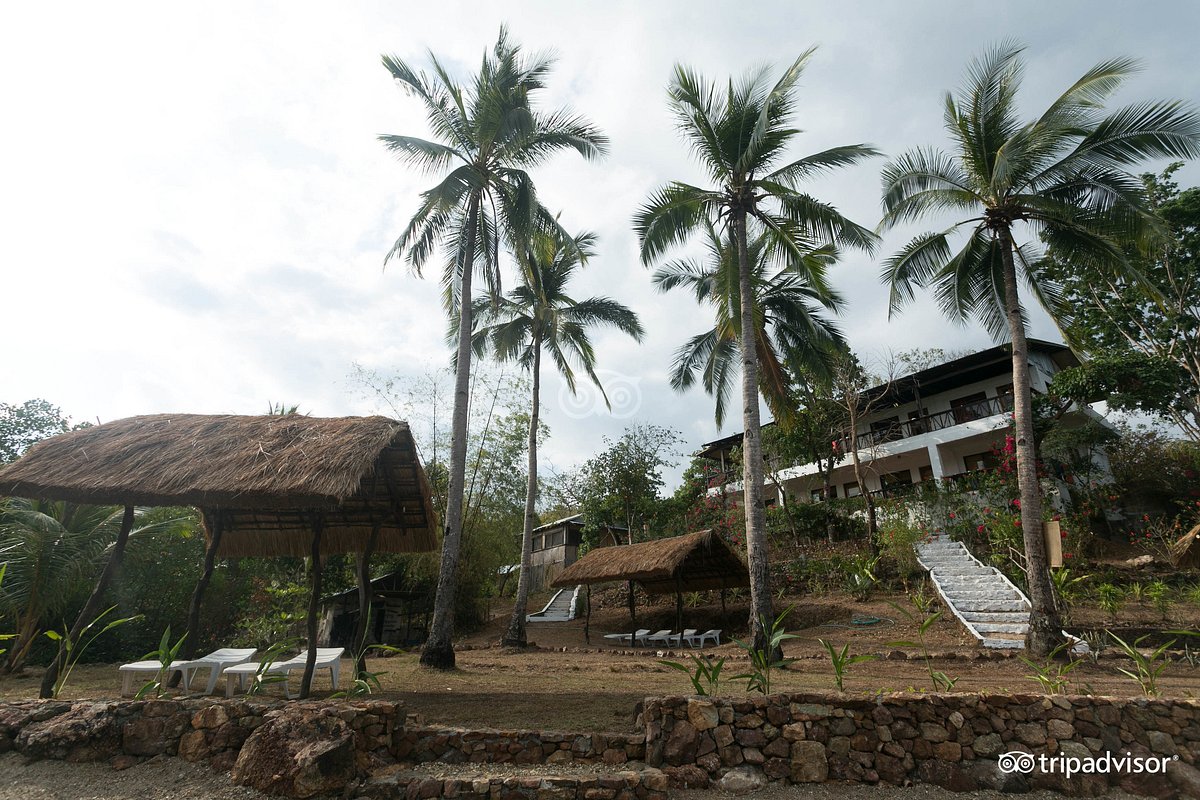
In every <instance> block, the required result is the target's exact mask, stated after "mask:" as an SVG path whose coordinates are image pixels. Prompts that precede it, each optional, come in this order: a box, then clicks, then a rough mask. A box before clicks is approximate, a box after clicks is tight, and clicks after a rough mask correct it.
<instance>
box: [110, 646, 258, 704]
mask: <svg viewBox="0 0 1200 800" xmlns="http://www.w3.org/2000/svg"><path fill="white" fill-rule="evenodd" d="M252 658H254V648H253V647H250V648H236V647H222V648H221V649H220V650H214V651H212V652H211V653H209V654H208V655H206V656H203V657H201V658H193V659H191V660H189V661H172V662H171V665H170V666H169V667H167V674H168V675H170V674H171V673H172V672H182V673H183V689H184V691H191V688H192V678H193V677H194V675H195V673H196V671H197V670H201V669H207V670H209V675H208V686H207V687H206V688H205V690H204V693H205V694H212V693H213V690H214V689H216V688H217V678H219V677H221V673H222V672H223V671H224V670H226V669H228V668H229V667H232V666H236V665H237V664H244V663H245V662H247V661H249V660H250V659H252ZM160 669H162V664H161V663H160V662H158V661H134V662H133V663H130V664H122V665H121V666H119V667H117V671H118V672H119V673H120V674H121V694H122V695H128V694H132V693H133V679H134V677H135V676H136V675H156V674H158V671H159V670H160Z"/></svg>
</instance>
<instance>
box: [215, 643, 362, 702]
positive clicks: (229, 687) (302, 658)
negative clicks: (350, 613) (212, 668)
mask: <svg viewBox="0 0 1200 800" xmlns="http://www.w3.org/2000/svg"><path fill="white" fill-rule="evenodd" d="M344 652H346V648H344V647H318V648H317V661H316V665H315V666H314V667H313V675H314V676H315V675H316V674H317V671H318V670H322V669H327V670H329V681H330V683H332V684H333V688H334V689H337V688H338V682H339V677H340V674H341V667H342V653H344ZM307 661H308V651H307V650H302V651H300V654H299V655H296V656H293V657H291V658H289V659H288V660H287V661H276V662H275V663H274V664H272V665H271V666H269V667H267V669H266V670H264V674H266V675H272V674H274V675H278V674H280V673H282V674H283V676H284V677H285V678H287V677H288V676H289V675H290V674H291V673H292V672H295V671H296V670H300V671H301V672H303V671H304V665H305V663H306V662H307ZM261 666H262V665H261V664H258V663H254V662H248V663H245V664H238V665H237V666H233V667H229V668H227V669H226V670H225V696H226V697H233V684H234V680H233V679H234V678H237V686H238V691H245V689H246V677H247V676H249V677H251V678H254V677H255V676H256V675H258V670H259V668H260V667H261ZM283 693H284V695H285V696H286V697H287V698H288V699H289V700H290V699H291V697H292V691H291V687H289V686H288V682H287V681H286V680H284V681H283Z"/></svg>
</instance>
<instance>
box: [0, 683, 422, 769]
mask: <svg viewBox="0 0 1200 800" xmlns="http://www.w3.org/2000/svg"><path fill="white" fill-rule="evenodd" d="M284 714H287V715H293V716H302V717H313V716H320V715H322V714H330V715H336V716H337V717H338V719H339V720H340V721H341V722H343V723H345V725H346V726H347V728H348V729H349V730H350V731H351V732H352V734H353V741H354V748H355V750H356V751H357V752H358V753H359V754H361V755H362V757H363V759H362V760H363V764H364V766H366V764H367V762H368V761H370V760H372V759H379V760H392V758H391V749H392V740H393V737H394V734H395V732H396V730H398V729H399V728H401V727H402V726H403V723H404V706H403V705H402V704H399V703H393V702H384V701H369V700H368V701H361V702H360V701H345V702H342V703H318V702H307V703H306V702H300V703H287V704H283V703H279V702H278V701H276V702H270V701H263V702H257V701H252V700H240V699H239V700H213V699H210V698H196V699H186V700H132V701H129V700H123V701H116V702H84V701H73V702H71V701H58V700H29V701H22V702H14V703H6V704H2V705H0V752H6V751H8V750H16V751H17V752H19V753H21V754H23V755H25V756H26V757H28V758H35V759H42V758H54V759H61V760H64V761H98V760H104V759H113V760H114V764H115V765H116V766H118V767H120V766H128V765H131V764H133V763H136V761H137V760H138V759H141V758H145V757H149V756H156V755H164V754H165V755H172V756H173V755H178V756H180V757H182V758H185V759H187V760H188V761H203V760H211V761H212V762H213V766H215V767H217V768H224V769H228V768H230V767H231V766H232V765H233V763H234V761H235V760H236V758H237V756H238V753H239V752H240V751H241V749H242V745H243V744H245V742H246V740H247V739H248V738H249V737H250V735H251V734H252V733H253V732H254V731H255V730H256V729H257V728H259V727H260V726H261V725H263V724H264V723H266V722H268V721H270V720H272V719H273V718H275V717H278V716H280V715H284Z"/></svg>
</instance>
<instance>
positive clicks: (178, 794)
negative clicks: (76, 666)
mask: <svg viewBox="0 0 1200 800" xmlns="http://www.w3.org/2000/svg"><path fill="white" fill-rule="evenodd" d="M671 796H672V797H673V798H676V799H677V800H725V798H728V797H730V796H731V795H726V794H722V793H721V792H718V791H715V790H706V791H686V792H685V791H672V792H671ZM750 796H751V797H753V798H754V799H755V800H794V798H795V797H797V796H798V792H797V790H796V788H795V787H793V786H784V785H781V784H773V785H769V786H767V787H765V788H763V789H760V790H759V791H757V792H755V793H754V794H752V795H750ZM803 796H804V797H806V798H812V800H835V799H836V800H884V798H900V799H901V800H956V799H957V798H959V797H960V795H956V794H953V793H952V792H948V791H946V790H944V789H939V788H938V787H936V786H923V785H922V786H913V787H910V788H906V789H897V788H895V787H892V786H866V785H861V784H857V785H843V784H835V783H829V784H821V785H810V786H806V787H804V792H803ZM131 797H137V798H140V799H141V800H202V799H203V800H210V799H211V800H265V798H266V797H267V795H264V794H261V793H259V792H256V791H253V790H251V789H247V788H245V787H241V786H234V785H233V784H232V783H231V782H230V780H229V776H228V775H226V774H224V773H217V772H213V771H212V770H210V769H208V768H207V767H203V766H200V765H199V764H189V763H188V762H186V761H183V760H182V759H178V758H155V759H151V760H150V761H147V762H145V763H142V764H138V765H137V766H134V767H131V768H130V769H127V770H124V771H122V772H115V771H113V769H112V768H111V767H109V766H108V765H107V764H65V763H63V762H59V761H37V762H33V763H31V764H26V763H25V762H24V759H22V758H21V757H20V756H18V755H16V754H14V753H8V754H5V755H3V756H0V800H127V798H131ZM971 797H972V798H979V800H1000V798H1002V797H1004V795H1001V794H999V793H997V792H974V793H972V794H971ZM1022 797H1023V798H1025V800H1060V797H1061V796H1060V795H1055V794H1052V793H1050V792H1033V793H1030V794H1026V795H1022ZM1106 797H1108V798H1110V800H1126V799H1127V798H1128V797H1129V795H1126V794H1124V793H1123V792H1116V793H1110V794H1108V795H1106Z"/></svg>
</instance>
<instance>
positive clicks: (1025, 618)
mask: <svg viewBox="0 0 1200 800" xmlns="http://www.w3.org/2000/svg"><path fill="white" fill-rule="evenodd" d="M917 559H918V560H919V561H920V563H921V566H923V567H925V569H927V570H929V577H930V579H932V581H933V584H934V586H936V587H937V591H938V594H939V595H941V598H942V602H943V603H944V604H945V605H946V607H947V608H948V609H950V611H951V613H953V614H954V616H955V617H957V618H958V620H959V621H960V622H961V623H962V624H963V625H964V626H965V627H966V629H967V630H968V631H970V632H971V634H972V635H973V636H974V637H975V638H977V639H979V640H980V642H981V643H982V644H983V646H984V647H995V648H1004V649H1016V650H1020V649H1024V647H1025V634H1026V633H1027V632H1028V630H1029V608H1030V604H1029V600H1028V598H1026V597H1025V595H1024V594H1022V592H1021V590H1020V589H1018V588H1017V587H1016V586H1014V585H1013V584H1012V581H1010V580H1009V579H1008V578H1007V577H1006V576H1005V575H1004V573H1002V572H1000V570H998V569H996V568H995V567H988V566H985V565H984V564H983V563H982V562H980V561H979V559H977V558H975V556H973V555H971V553H970V551H968V550H967V548H966V547H964V546H963V545H962V544H961V543H960V542H954V541H951V540H950V537H948V536H945V535H944V534H935V535H934V536H933V537H932V538H931V539H930V540H929V541H927V542H925V543H923V544H919V545H917Z"/></svg>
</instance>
